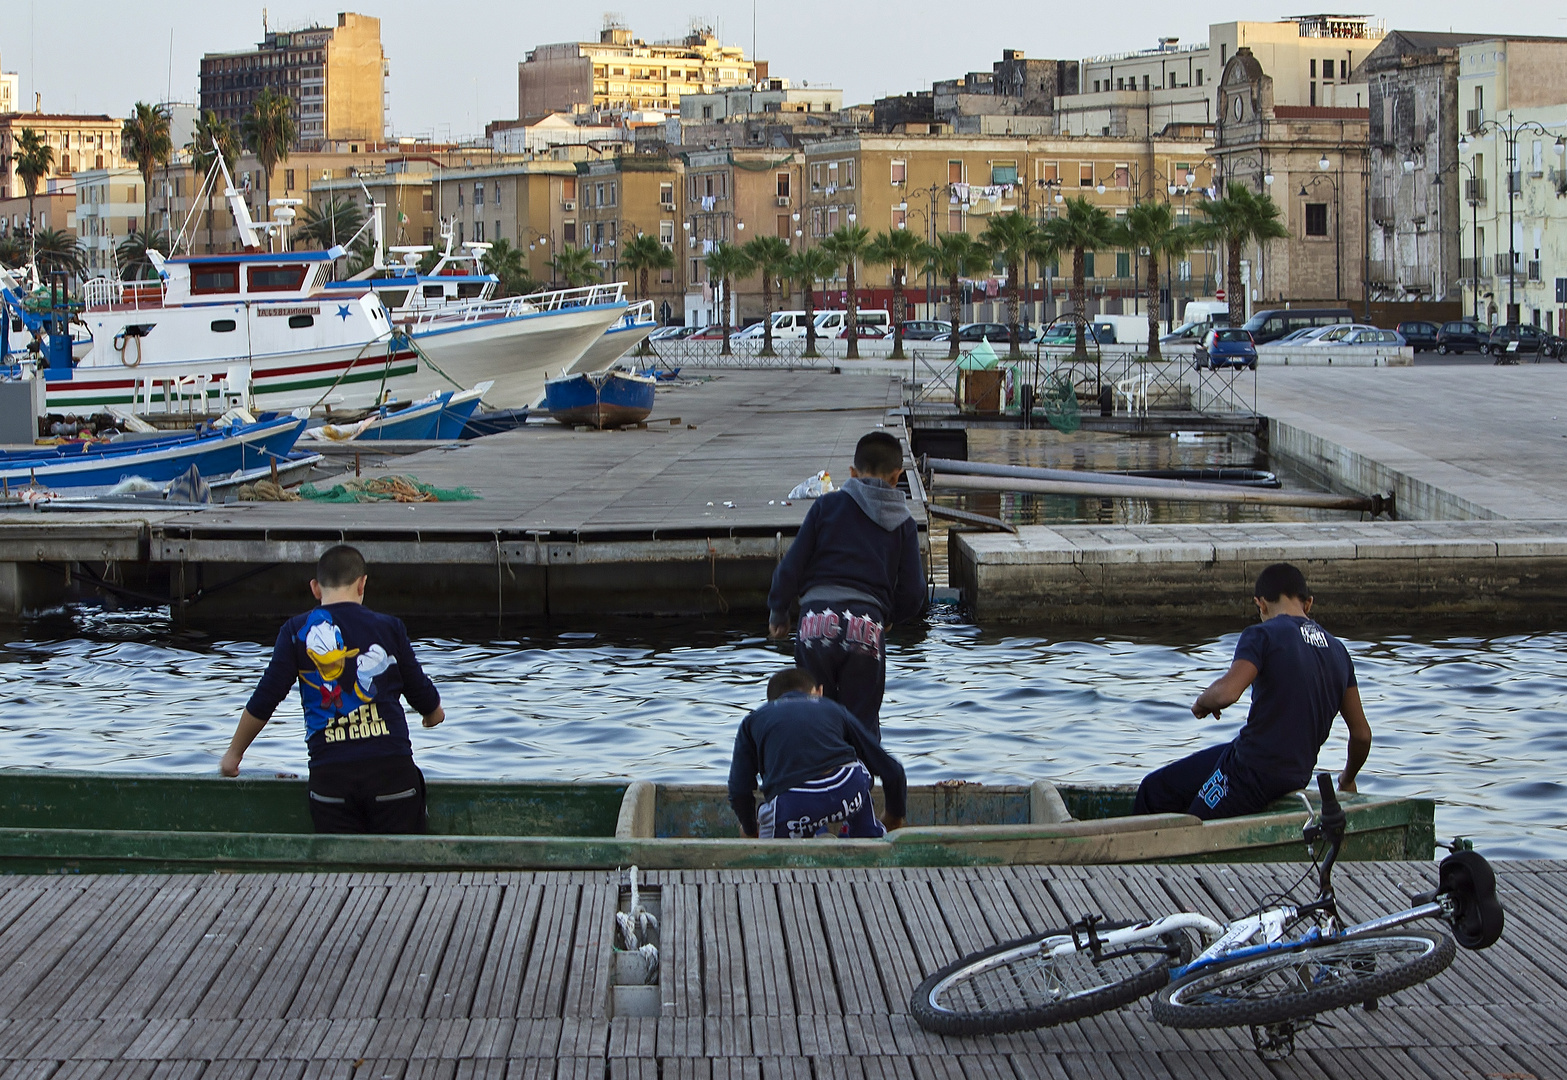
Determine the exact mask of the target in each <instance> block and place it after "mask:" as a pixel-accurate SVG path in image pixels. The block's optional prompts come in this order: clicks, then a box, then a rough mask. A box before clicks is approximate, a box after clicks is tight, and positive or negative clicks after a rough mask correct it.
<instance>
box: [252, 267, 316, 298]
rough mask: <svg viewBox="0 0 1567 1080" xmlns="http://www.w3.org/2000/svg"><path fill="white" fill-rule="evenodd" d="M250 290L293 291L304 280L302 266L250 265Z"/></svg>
mask: <svg viewBox="0 0 1567 1080" xmlns="http://www.w3.org/2000/svg"><path fill="white" fill-rule="evenodd" d="M248 280H249V284H250V291H251V292H253V293H254V292H294V291H295V290H297V289H298V288H299V287H300V286H301V285H303V284H304V282H305V268H304V267H303V266H298V265H296V266H252V267H251V268H250V275H249V279H248Z"/></svg>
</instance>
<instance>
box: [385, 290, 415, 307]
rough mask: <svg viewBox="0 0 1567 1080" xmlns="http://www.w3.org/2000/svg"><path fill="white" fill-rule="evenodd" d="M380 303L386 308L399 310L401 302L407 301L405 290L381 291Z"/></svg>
mask: <svg viewBox="0 0 1567 1080" xmlns="http://www.w3.org/2000/svg"><path fill="white" fill-rule="evenodd" d="M380 296H381V303H382V304H384V305H386V306H387V307H388V308H400V307H402V306H403V301H405V300H407V299H408V290H407V289H383V290H381V293H380Z"/></svg>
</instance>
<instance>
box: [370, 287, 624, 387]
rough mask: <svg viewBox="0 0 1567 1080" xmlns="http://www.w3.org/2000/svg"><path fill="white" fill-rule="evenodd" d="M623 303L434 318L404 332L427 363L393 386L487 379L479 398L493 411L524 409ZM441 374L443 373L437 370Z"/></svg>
mask: <svg viewBox="0 0 1567 1080" xmlns="http://www.w3.org/2000/svg"><path fill="white" fill-rule="evenodd" d="M624 310H625V304H623V303H615V304H594V305H589V306H583V307H577V308H566V309H563V310H559V311H541V312H533V313H529V314H524V315H517V316H513V317H510V318H496V319H475V320H472V321H463V320H455V319H454V320H452V321H450V322H443V321H440V320H436V321H433V322H430V323H421V324H415V325H414V326H413V327H412V328H411V329H410V333H411V335H412V337H413V340H414V342H415V343H416V344H417V345H418V346H419V349H420V351H421V352H423V354H424V355H425V356H426V357H427V358H428V359H429V361H430V363H426V364H420V365H419V370H418V372H417V373H416V374H414V375H413V376H412V377H411V378H410V379H408V380H407V381H405V382H403V383H402V384H400V386H399V388H400V389H403V390H406V391H407V392H408V393H410V394H414V395H420V394H425V393H433V392H435V391H438V390H451V389H454V386H453V384H454V383H455V384H458V385H460V386H462V387H469V386H473V385H474V384H475V383H479V382H483V381H485V380H489V381H491V382H492V383H494V385H493V386H492V387H491V388H490V390H489V392H488V393H486V394H485V395H484V400H485V401H486V402H487V403H488V404H490V405H491V406H493V407H495V408H498V409H516V408H525V407H527V406H529V405H532V404H533V403H534V402H536V401H537V400H538V398H539V395H540V394H541V393H543V392H544V381H545V379H547V378H549V377H550V376H551V375H553V374H556V373H558V372H560V371H563V370H565V369H567V368H570V367H571V365H572V364H574V363H576V361H577V360H578V359H579V358H580V357H581V356H582V355H583V353H585V352H587V350H588V349H589V348H590V347H591V346H592V345H593V343H594V342H595V341H597V340H598V339H599V338H600V337H601V336H602V335H603V333H604V331H605V329H606V328H607V327H608V326H609V325H610V324H611V323H613V322H614V321H615V320H616V319H617V318H619V317H620V314H621V312H623V311H624ZM443 373H444V374H443Z"/></svg>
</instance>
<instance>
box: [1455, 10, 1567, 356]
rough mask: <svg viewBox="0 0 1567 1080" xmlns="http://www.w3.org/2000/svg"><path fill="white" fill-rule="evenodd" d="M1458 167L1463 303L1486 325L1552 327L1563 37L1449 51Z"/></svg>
mask: <svg viewBox="0 0 1567 1080" xmlns="http://www.w3.org/2000/svg"><path fill="white" fill-rule="evenodd" d="M1458 54H1459V55H1458V109H1459V110H1460V111H1461V113H1462V120H1461V122H1460V127H1459V131H1460V133H1461V134H1460V138H1459V141H1458V153H1457V160H1458V161H1459V162H1460V163H1461V164H1460V165H1459V166H1458V170H1457V171H1458V172H1459V173H1460V174H1462V176H1463V177H1464V179H1465V180H1466V181H1469V180H1470V179H1471V178H1472V180H1473V184H1472V186H1470V187H1469V188H1467V189H1466V191H1465V194H1466V195H1470V196H1473V198H1471V199H1468V200H1466V201H1467V202H1468V203H1469V206H1468V207H1467V210H1466V213H1465V214H1464V215H1463V216H1464V218H1466V219H1467V220H1464V221H1457V222H1451V223H1450V225H1451V226H1453V227H1456V228H1459V229H1462V228H1465V227H1467V228H1468V229H1469V230H1470V233H1471V236H1470V240H1469V243H1468V244H1467V245H1465V246H1466V249H1467V250H1468V251H1469V252H1470V253H1471V255H1470V259H1471V260H1472V261H1471V262H1469V263H1468V264H1466V266H1465V274H1464V277H1465V280H1466V284H1465V289H1464V297H1465V307H1466V309H1467V310H1469V311H1471V312H1472V311H1474V310H1475V309H1476V307H1477V306H1478V309H1479V311H1480V314H1481V317H1483V318H1485V319H1486V320H1487V321H1489V322H1493V323H1495V322H1498V321H1505V322H1510V323H1511V322H1530V323H1535V324H1536V325H1541V326H1545V325H1554V326H1555V327H1556V332H1560V330H1561V329H1562V326H1563V323H1562V319H1563V314H1564V312H1563V309H1564V308H1567V285H1564V284H1563V282H1564V281H1567V263H1564V262H1563V259H1562V256H1563V254H1564V251H1563V246H1564V244H1567V235H1564V228H1567V219H1564V211H1563V203H1564V202H1567V39H1564V38H1489V39H1485V40H1478V41H1470V42H1465V43H1464V44H1462V45H1460V46H1459V48H1458Z"/></svg>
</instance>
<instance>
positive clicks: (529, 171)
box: [426, 158, 580, 281]
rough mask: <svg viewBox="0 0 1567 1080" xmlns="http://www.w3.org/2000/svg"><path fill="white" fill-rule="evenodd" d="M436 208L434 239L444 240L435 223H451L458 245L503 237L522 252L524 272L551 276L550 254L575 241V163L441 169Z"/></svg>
mask: <svg viewBox="0 0 1567 1080" xmlns="http://www.w3.org/2000/svg"><path fill="white" fill-rule="evenodd" d="M432 184H433V192H432V194H433V201H434V205H435V206H436V208H437V209H438V211H439V215H440V222H438V223H437V227H436V233H435V237H434V239H433V241H426V243H430V242H433V243H434V244H436V245H437V246H440V245H441V244H443V243H444V241H443V240H442V239H441V236H440V230H439V225H440V224H443V223H444V224H449V225H450V226H451V228H452V230H453V239H454V242H455V243H457V244H459V245H460V244H462V243H464V242H465V241H469V240H475V241H480V242H484V243H494V242H495V241H496V240H505V241H507V242H508V243H509V244H511V245H512V246H513V247H515V248H517V249H518V250H520V251H521V252H522V253H523V257H524V261H525V263H526V265H527V268H528V275H529V276H530V277H532V278H534V279H535V280H538V281H548V280H549V279H550V268H549V261H550V258H551V256H553V255H554V253H555V252H556V251H557V250H558V249H559V248H561V247H562V246H564V245H567V244H578V243H579V241H578V238H577V237H578V229H577V217H578V210H577V193H578V190H579V186H580V185H579V182H578V177H577V164H576V163H575V162H573V161H569V160H566V159H564V158H561V159H552V158H541V159H537V160H532V161H510V162H498V163H495V164H492V165H488V166H474V167H471V168H463V169H442V170H440V171H438V172H437V173H435V175H434V177H433V179H432Z"/></svg>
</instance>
